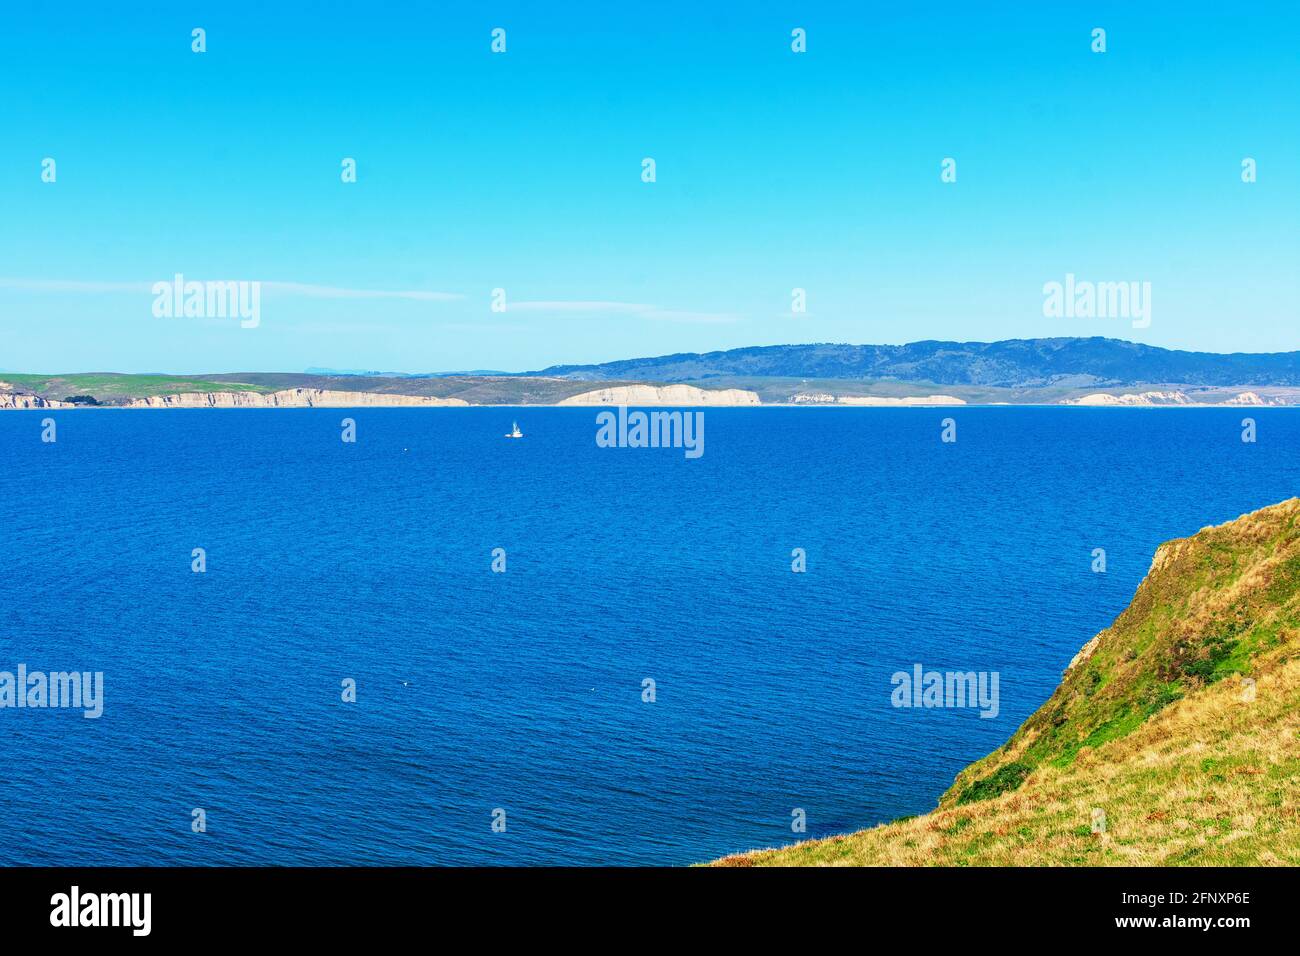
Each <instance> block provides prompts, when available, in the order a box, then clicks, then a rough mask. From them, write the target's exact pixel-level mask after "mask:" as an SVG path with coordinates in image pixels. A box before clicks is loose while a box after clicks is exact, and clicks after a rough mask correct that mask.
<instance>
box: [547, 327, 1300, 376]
mask: <svg viewBox="0 0 1300 956" xmlns="http://www.w3.org/2000/svg"><path fill="white" fill-rule="evenodd" d="M525 374H527V375H536V376H555V377H562V378H572V379H581V380H592V381H598V380H603V379H622V380H630V381H660V382H667V381H671V382H698V381H701V380H704V379H710V378H751V377H776V378H786V379H791V378H794V379H800V378H809V379H853V380H864V379H899V380H903V381H910V382H932V383H934V384H937V385H967V386H984V387H994V388H1044V387H1053V386H1054V387H1066V388H1088V387H1122V386H1129V385H1139V384H1150V383H1173V384H1191V385H1200V386H1219V387H1222V386H1234V385H1243V384H1249V385H1260V386H1266V385H1277V386H1300V352H1278V353H1261V354H1250V353H1233V354H1228V355H1220V354H1216V353H1213V352H1180V351H1173V350H1170V349H1162V348H1156V347H1154V346H1150V345H1139V344H1137V343H1135V342H1125V341H1122V340H1120V339H1106V338H1051V339H1009V340H1007V341H1004V342H934V341H927V342H912V343H910V344H908V345H831V344H826V345H770V346H759V347H753V348H742V349H729V350H727V351H725V352H706V353H703V354H700V353H695V352H683V353H678V354H676V355H662V356H658V357H656V358H640V359H624V360H622V361H618V362H605V363H603V364H600V365H553V366H551V367H550V368H545V369H542V370H540V371H537V372H528V373H525Z"/></svg>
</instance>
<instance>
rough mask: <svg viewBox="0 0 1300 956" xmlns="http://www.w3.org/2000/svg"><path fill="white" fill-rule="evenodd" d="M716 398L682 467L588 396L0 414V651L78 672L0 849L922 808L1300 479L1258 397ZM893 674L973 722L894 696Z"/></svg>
mask: <svg viewBox="0 0 1300 956" xmlns="http://www.w3.org/2000/svg"><path fill="white" fill-rule="evenodd" d="M1247 415H1249V416H1250V417H1252V418H1254V419H1255V420H1256V421H1257V422H1258V441H1257V442H1255V443H1253V444H1248V443H1243V442H1242V441H1241V424H1240V423H1241V419H1242V418H1243V417H1245V416H1247ZM47 416H52V417H54V418H55V419H56V420H57V423H58V440H57V442H56V443H54V444H45V443H42V442H41V440H40V433H41V425H40V421H41V419H42V418H44V417H47ZM345 416H347V417H352V418H354V419H355V420H356V422H357V430H358V435H357V438H358V440H357V442H356V443H355V444H346V443H344V442H342V441H340V420H341V419H342V418H343V417H345ZM949 416H951V417H953V418H955V419H956V421H957V426H958V440H957V442H956V443H955V444H944V443H942V442H940V440H939V438H940V422H941V420H942V419H943V418H945V417H949ZM704 417H705V423H706V426H707V427H706V431H705V439H706V441H705V454H704V455H703V456H702V457H701V458H699V459H696V460H688V459H686V458H685V456H684V454H683V453H682V451H681V450H672V449H605V448H598V447H597V446H596V444H595V441H594V436H595V432H596V426H595V415H594V410H591V409H560V408H521V409H402V408H390V409H354V410H347V411H343V410H308V409H301V410H299V409H294V410H278V411H266V410H195V411H183V410H175V411H120V410H117V411H114V410H91V409H87V410H75V411H71V410H70V411H59V412H55V413H49V412H30V413H28V412H6V413H3V414H0V451H2V452H3V455H4V461H5V465H6V467H5V468H4V471H3V475H2V476H0V670H10V671H12V670H14V669H16V667H17V665H19V664H25V665H27V667H28V669H29V670H49V671H56V670H73V669H75V670H88V671H103V673H104V697H105V700H104V713H103V716H102V717H100V718H99V719H97V720H88V719H84V718H83V717H82V716H81V715H80V713H79V712H75V711H67V710H53V709H49V710H31V709H26V710H16V709H2V710H0V765H2V766H3V767H4V768H5V773H4V777H3V783H2V784H0V833H3V834H4V837H3V839H0V863H3V864H218V863H220V864H267V863H271V864H532V863H574V864H595V863H604V864H647V863H648V864H685V863H691V862H695V861H702V860H707V859H710V858H713V857H716V856H719V855H721V854H724V853H728V852H734V851H739V850H745V849H750V848H754V847H760V846H774V845H779V844H784V843H788V842H791V841H793V840H794V839H795V838H796V836H799V835H797V834H795V833H793V832H792V830H791V820H792V816H791V814H792V811H793V810H794V809H795V808H799V809H802V810H803V811H804V812H805V814H806V818H807V833H806V836H819V835H824V834H828V833H833V832H839V831H845V830H849V829H854V828H860V827H864V826H869V825H872V824H875V823H878V822H880V821H884V820H888V819H892V818H894V817H897V816H901V815H905V814H912V813H920V812H924V811H926V810H928V809H930V808H931V807H932V806H933V805H934V802H935V799H936V798H937V797H938V795H939V793H940V792H941V791H942V790H943V789H945V788H946V787H947V786H948V785H949V784H950V783H951V781H952V778H953V775H954V774H955V773H956V772H957V771H958V770H959V769H961V767H963V766H964V765H965V764H966V763H968V762H969V761H971V760H972V759H975V758H977V757H980V756H982V755H983V754H985V753H987V752H988V751H990V750H992V749H993V748H995V747H996V746H998V745H999V744H1000V743H1002V742H1003V741H1004V740H1005V739H1006V738H1007V737H1008V736H1009V735H1010V734H1011V733H1012V731H1013V730H1014V729H1015V728H1016V726H1017V725H1018V724H1019V723H1020V722H1021V721H1022V720H1023V719H1024V717H1025V716H1027V715H1028V714H1029V713H1030V712H1031V711H1032V710H1033V709H1034V708H1036V707H1037V706H1038V705H1039V704H1040V703H1042V701H1043V700H1044V699H1046V697H1048V696H1049V695H1050V693H1051V692H1052V690H1053V688H1054V687H1055V686H1056V683H1057V681H1058V679H1059V676H1060V672H1061V670H1062V668H1063V667H1064V666H1065V664H1066V663H1067V662H1068V661H1069V659H1070V657H1071V656H1072V655H1073V654H1074V653H1075V651H1077V650H1078V648H1079V647H1080V646H1081V645H1082V644H1083V643H1084V642H1085V641H1087V640H1088V639H1089V638H1090V637H1091V636H1092V635H1093V634H1094V633H1095V632H1096V631H1098V630H1099V629H1101V628H1103V627H1105V626H1106V625H1107V624H1109V623H1110V621H1111V620H1112V619H1113V618H1114V616H1115V615H1116V614H1117V613H1118V612H1119V611H1120V610H1122V609H1123V607H1124V606H1125V605H1126V604H1127V603H1128V601H1129V599H1130V597H1131V596H1132V593H1133V590H1134V588H1135V587H1136V586H1137V584H1138V582H1139V581H1140V580H1141V578H1142V576H1143V574H1144V573H1145V571H1146V569H1147V567H1148V566H1149V563H1150V560H1151V556H1152V552H1153V551H1154V549H1155V547H1156V546H1157V545H1158V544H1159V543H1160V542H1162V541H1164V540H1166V539H1169V538H1172V537H1179V536H1183V535H1187V534H1191V533H1193V532H1195V531H1196V530H1198V529H1199V528H1201V527H1202V526H1204V525H1207V524H1211V523H1217V522H1221V521H1224V520H1228V519H1231V518H1234V517H1236V516H1237V515H1239V514H1242V513H1243V512H1246V511H1249V510H1252V509H1255V508H1257V507H1261V506H1263V505H1266V504H1270V503H1273V502H1276V501H1279V500H1282V499H1284V498H1286V497H1289V496H1291V495H1293V494H1295V493H1296V492H1297V488H1298V487H1300V481H1298V479H1300V464H1298V462H1300V455H1298V454H1297V453H1298V452H1300V415H1297V414H1296V413H1295V412H1294V411H1290V410H1286V409H1252V410H1249V411H1243V410H1240V409H1237V410H1232V409H1086V408H964V409H798V408H790V409H779V408H763V409H741V408H737V409H708V410H706V411H705V412H704ZM513 418H518V420H519V423H520V426H521V427H522V429H523V431H524V432H525V435H526V437H525V439H523V440H522V441H507V440H504V439H503V438H502V435H503V433H504V432H505V431H507V430H508V429H509V426H510V422H511V420H512V419H513ZM198 547H201V548H204V549H205V550H206V553H207V571H206V573H203V574H195V573H193V572H192V571H191V551H192V549H194V548H198ZM494 548H504V549H505V550H506V553H507V571H506V572H505V573H503V574H497V573H493V572H492V570H491V562H492V550H493V549H494ZM794 548H803V549H805V551H806V554H807V572H806V573H803V574H795V573H792V572H791V560H792V558H791V551H792V549H794ZM1094 548H1104V549H1105V550H1106V555H1107V564H1108V568H1107V572H1106V573H1105V574H1095V573H1093V572H1092V570H1091V566H1092V561H1093V558H1092V551H1093V549H1094ZM918 663H919V664H922V665H923V666H924V667H926V668H927V669H930V668H933V669H940V670H962V671H970V670H974V671H997V672H998V673H999V675H1000V713H999V715H998V717H997V718H996V719H981V718H980V717H979V715H978V712H977V711H976V710H972V709H965V710H962V709H936V710H923V709H921V710H918V709H896V708H894V707H892V706H891V703H890V698H891V692H892V690H893V685H892V684H891V680H890V677H891V675H892V674H893V673H894V672H895V671H898V670H910V669H911V668H912V666H913V665H914V664H918ZM647 677H649V678H653V679H654V681H655V682H656V699H655V701H654V702H653V703H646V702H643V700H642V681H643V679H644V678H647ZM347 678H351V679H353V680H355V681H356V687H357V700H356V702H355V703H347V702H344V701H343V700H342V699H341V693H342V691H341V681H343V680H344V679H347ZM194 808H203V809H204V810H205V811H206V815H207V832H205V833H198V834H196V833H193V832H191V811H192V809H194ZM496 808H501V809H504V810H505V812H506V830H505V832H503V833H498V832H493V829H492V819H493V817H492V813H493V810H494V809H496Z"/></svg>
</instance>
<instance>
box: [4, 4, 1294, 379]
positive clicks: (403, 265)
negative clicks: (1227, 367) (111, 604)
mask: <svg viewBox="0 0 1300 956" xmlns="http://www.w3.org/2000/svg"><path fill="white" fill-rule="evenodd" d="M273 6H274V7H276V9H271V8H272V7H273ZM291 6H294V5H283V6H281V5H271V4H265V3H256V4H253V3H248V4H246V3H238V2H228V0H223V2H222V3H212V4H193V5H190V4H184V3H157V4H131V5H116V6H111V7H105V6H104V5H102V4H93V5H92V4H86V3H78V2H74V3H66V4H61V5H58V6H33V5H23V6H22V7H21V8H20V7H18V6H17V5H10V6H9V7H7V8H6V10H5V12H4V13H3V14H0V89H3V91H4V95H3V96H0V369H5V370H10V371H39V372H56V371H61V372H70V371H99V370H114V371H166V372H182V373H189V372H201V371H235V370H239V371H254V370H284V371H299V370H302V369H304V368H306V367H310V366H326V367H334V368H347V369H378V370H395V371H434V370H450V369H467V368H499V369H506V370H525V369H531V368H540V367H543V366H546V365H549V364H553V363H559V362H594V361H603V360H609V359H615V358H624V357H631V356H638V355H653V354H662V353H668V352H678V351H706V350H711V349H722V348H733V347H739V346H745V345H763V344H777V343H786V342H826V341H841V342H894V343H897V342H907V341H915V340H918V339H929V338H937V339H956V340H973V339H977V340H992V339H999V338H1010V337H1035V336H1048V335H1111V336H1115V337H1120V338H1128V339H1133V340H1137V341H1144V342H1149V343H1152V344H1156V345H1163V346H1167V347H1174V348H1195V349H1206V350H1213V351H1278V350H1292V349H1297V348H1300V336H1298V335H1297V329H1300V321H1298V320H1300V304H1298V303H1300V12H1298V9H1300V8H1298V7H1297V5H1296V4H1294V3H1289V2H1288V3H1281V2H1269V3H1260V4H1251V5H1248V6H1245V7H1241V6H1237V5H1231V4H1224V3H1201V2H1180V3H1173V2H1169V3H1142V4H1135V3H1131V2H1130V3H1104V2H1090V3H1070V2H1053V3H1050V4H1048V3H1030V2H1024V3H1018V2H1009V3H999V4H976V3H942V2H931V3H925V4H920V3H917V4H903V5H900V4H868V3H843V4H818V3H803V2H801V3H762V2H756V3H746V4H727V5H725V6H724V5H718V7H717V9H716V10H715V9H712V8H711V5H706V4H698V3H692V4H678V3H672V2H661V3H655V4H649V5H643V4H635V5H614V4H606V3H600V4H595V3H592V4H584V3H565V4H563V5H561V4H542V3H477V4H473V5H472V9H464V10H443V9H438V8H437V5H434V4H429V3H418V4H417V3H410V4H374V5H366V4H355V3H329V2H324V3H312V4H310V5H308V4H301V5H297V6H296V7H295V8H294V9H290V7H291ZM467 6H469V5H467ZM900 6H903V7H906V9H903V10H900V9H898V8H899V7H900ZM546 7H553V9H545V8H546ZM194 27H203V28H204V29H206V31H207V47H208V49H207V52H206V53H203V54H195V53H193V52H191V49H190V44H191V37H190V31H191V29H192V28H194ZM494 27H502V28H504V29H505V30H506V31H507V33H506V38H507V52H506V53H505V54H502V55H494V54H493V53H491V51H490V49H489V44H490V39H491V37H490V32H491V30H492V29H493V28H494ZM795 27H802V28H804V29H806V31H807V37H808V40H807V43H808V51H807V52H806V53H804V54H795V53H793V52H791V49H790V31H791V30H792V29H793V28H795ZM1094 27H1103V28H1105V29H1106V31H1107V52H1106V53H1104V54H1095V53H1093V52H1092V51H1091V49H1090V43H1091V36H1090V34H1091V31H1092V29H1093V28H1094ZM45 157H52V158H54V159H55V161H56V163H57V180H56V182H54V183H45V182H42V181H41V163H42V160H43V159H44V158H45ZM344 157H352V158H355V159H356V162H357V171H358V181H357V182H356V183H352V184H344V183H342V182H341V181H340V164H341V161H342V160H343V158H344ZM644 157H653V158H654V159H655V162H656V173H657V181H656V182H655V183H653V184H647V183H643V182H642V181H641V161H642V159H643V158H644ZM945 157H952V158H954V159H955V160H956V161H957V173H958V175H957V182H956V183H952V184H945V183H941V182H940V176H939V173H940V163H941V161H942V160H943V159H944V158H945ZM1244 157H1252V158H1254V159H1255V160H1256V161H1257V163H1258V182H1256V183H1253V184H1249V185H1248V184H1244V183H1242V182H1241V176H1240V169H1241V161H1242V159H1243V158H1244ZM178 272H179V273H182V274H184V275H185V277H186V278H187V279H192V280H229V279H240V280H257V281H261V282H264V283H268V285H267V286H265V288H264V292H263V296H262V302H261V322H260V325H259V326H258V327H257V328H255V329H242V328H240V326H239V324H238V323H237V322H232V321H228V320H209V319H194V318H190V319H184V318H172V319H164V318H156V317H155V316H154V315H153V312H152V308H151V307H152V303H153V296H152V295H151V293H150V291H149V287H150V286H151V285H152V284H153V283H155V282H158V281H160V280H170V279H171V277H172V276H173V275H174V274H175V273H178ZM1066 273H1074V274H1076V275H1077V276H1079V277H1080V278H1082V279H1090V280H1094V281H1128V280H1132V281H1148V282H1150V283H1151V287H1152V303H1151V314H1152V321H1151V325H1150V327H1149V328H1147V329H1140V330H1138V329H1133V328H1131V326H1130V323H1129V322H1128V321H1127V320H1124V319H1077V318H1045V317H1044V315H1043V310H1042V302H1043V294H1042V287H1043V284H1044V283H1046V282H1050V281H1053V280H1056V281H1060V280H1063V279H1064V276H1065V275H1066ZM498 287H499V288H504V289H505V290H506V303H507V310H506V312H504V313H497V312H493V311H491V309H490V303H491V294H492V290H493V289H494V288H498ZM796 287H798V288H803V289H806V290H807V308H808V311H807V313H806V314H792V313H791V309H790V305H791V290H792V289H794V288H796ZM377 293H404V295H379V294H377Z"/></svg>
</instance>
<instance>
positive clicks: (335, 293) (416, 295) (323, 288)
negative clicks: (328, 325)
mask: <svg viewBox="0 0 1300 956" xmlns="http://www.w3.org/2000/svg"><path fill="white" fill-rule="evenodd" d="M262 289H263V291H271V292H283V293H286V294H287V295H303V296H307V297H309V298H313V299H414V300H416V301H418V302H455V301H458V300H460V299H463V298H465V296H464V295H462V294H461V293H459V292H429V291H426V290H424V289H400V290H392V289H342V288H339V287H338V286H332V285H308V284H307V283H304V282H263V283H262Z"/></svg>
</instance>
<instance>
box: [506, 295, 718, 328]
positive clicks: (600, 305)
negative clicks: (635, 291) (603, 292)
mask: <svg viewBox="0 0 1300 956" xmlns="http://www.w3.org/2000/svg"><path fill="white" fill-rule="evenodd" d="M506 312H507V313H509V312H551V313H556V312H559V313H570V314H575V315H591V314H605V315H609V314H614V315H631V316H636V317H637V318H641V319H649V320H651V321H656V322H704V323H715V322H739V321H740V318H741V317H740V316H738V315H734V314H732V313H729V312H688V311H680V310H676V309H664V308H660V307H659V306H657V305H646V304H644V303H637V302H605V301H586V300H576V301H575V300H557V301H526V302H509V301H507V303H506Z"/></svg>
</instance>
